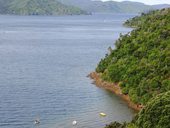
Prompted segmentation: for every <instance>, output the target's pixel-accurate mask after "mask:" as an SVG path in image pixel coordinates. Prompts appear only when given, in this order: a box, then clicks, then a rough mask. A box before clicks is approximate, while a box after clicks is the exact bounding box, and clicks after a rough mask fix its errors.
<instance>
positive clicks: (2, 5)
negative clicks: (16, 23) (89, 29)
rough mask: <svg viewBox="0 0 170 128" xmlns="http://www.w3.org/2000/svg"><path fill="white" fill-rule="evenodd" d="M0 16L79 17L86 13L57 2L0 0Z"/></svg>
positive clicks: (44, 0)
mask: <svg viewBox="0 0 170 128" xmlns="http://www.w3.org/2000/svg"><path fill="white" fill-rule="evenodd" d="M0 14H15V15H74V14H76V15H79V14H87V12H85V11H83V10H82V9H80V8H78V7H74V6H68V5H64V4H62V3H60V2H58V1H57V0H0Z"/></svg>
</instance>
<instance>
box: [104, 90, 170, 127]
mask: <svg viewBox="0 0 170 128" xmlns="http://www.w3.org/2000/svg"><path fill="white" fill-rule="evenodd" d="M169 120H170V91H168V92H165V93H162V94H160V95H158V96H156V97H155V98H153V99H152V100H150V101H149V102H148V103H147V105H146V107H145V108H144V109H142V111H141V112H140V113H139V114H138V115H137V116H136V117H135V119H134V120H133V121H132V122H131V123H129V124H126V123H124V124H120V123H118V122H114V123H111V124H110V125H107V126H106V127H105V128H170V123H169Z"/></svg>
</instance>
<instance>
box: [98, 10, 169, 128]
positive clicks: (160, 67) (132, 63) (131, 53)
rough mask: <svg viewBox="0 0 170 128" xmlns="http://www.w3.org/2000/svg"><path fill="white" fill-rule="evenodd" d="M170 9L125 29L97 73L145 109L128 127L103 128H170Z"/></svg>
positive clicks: (136, 19)
mask: <svg viewBox="0 0 170 128" xmlns="http://www.w3.org/2000/svg"><path fill="white" fill-rule="evenodd" d="M169 21H170V8H169V9H168V8H167V9H162V10H156V11H150V12H149V13H146V14H145V13H142V14H141V16H137V17H134V18H132V19H130V20H127V21H126V22H125V23H124V25H125V26H129V27H134V29H133V30H132V31H131V32H129V33H128V34H125V35H122V34H120V38H119V39H118V40H117V41H116V43H115V49H111V50H110V53H108V54H106V56H105V58H103V59H101V61H100V62H99V64H98V66H97V68H96V72H97V73H100V74H101V77H102V79H103V80H104V81H108V82H114V83H119V86H120V87H121V89H122V93H123V94H125V95H129V97H130V99H131V101H132V102H134V103H136V104H140V105H143V106H145V107H144V109H143V110H142V111H141V112H139V114H138V115H137V116H136V117H135V119H134V120H133V121H132V123H130V124H126V123H124V124H120V123H118V122H113V123H112V124H111V125H108V126H106V128H127V127H128V128H169V127H170V123H169V120H170V92H169V91H170V22H169ZM155 97H156V98H155Z"/></svg>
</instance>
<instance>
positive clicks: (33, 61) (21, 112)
mask: <svg viewBox="0 0 170 128" xmlns="http://www.w3.org/2000/svg"><path fill="white" fill-rule="evenodd" d="M132 16H133V15H127V14H126V15H123V14H122V15H113V14H112V15H111V14H96V15H93V16H63V17H41V16H38V17H33V16H28V17H21V16H0V128H72V121H73V120H77V121H78V125H77V127H76V128H102V127H103V126H104V125H105V124H106V123H108V122H111V121H114V120H116V121H129V120H131V118H132V116H133V111H132V110H131V109H129V108H128V107H127V105H126V103H125V102H124V101H122V100H121V99H120V98H119V97H117V96H115V95H113V94H112V93H110V92H107V91H105V90H102V89H99V88H97V87H95V86H94V85H92V84H91V83H92V81H91V80H90V79H89V78H87V77H86V76H87V74H88V73H90V72H91V71H93V70H94V69H95V67H96V64H97V63H98V62H99V60H100V59H101V58H102V57H104V55H105V53H107V48H108V47H109V46H113V44H114V41H115V40H116V39H117V38H118V36H119V33H127V32H128V31H130V29H128V28H124V27H123V26H122V23H123V21H125V20H126V19H128V18H130V17H132ZM100 112H105V113H106V114H107V115H108V116H107V117H106V118H101V117H99V113H100ZM36 118H40V120H41V124H40V125H38V126H35V125H34V124H33V120H34V119H36Z"/></svg>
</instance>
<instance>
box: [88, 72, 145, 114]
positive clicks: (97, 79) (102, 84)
mask: <svg viewBox="0 0 170 128" xmlns="http://www.w3.org/2000/svg"><path fill="white" fill-rule="evenodd" d="M88 77H90V78H91V79H92V80H93V81H94V84H95V85H96V86H97V87H99V88H103V89H106V90H109V91H111V92H113V93H115V94H116V95H117V96H120V97H121V98H122V99H123V100H124V101H126V103H127V104H128V106H129V107H130V108H132V109H134V110H135V111H140V110H141V109H142V108H143V107H144V106H142V105H139V104H135V103H133V102H132V101H131V100H130V97H129V96H128V95H125V94H123V93H122V91H121V88H120V87H119V84H118V83H109V82H106V81H103V80H102V79H101V74H99V73H96V72H92V73H90V74H89V75H88Z"/></svg>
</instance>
